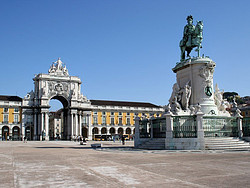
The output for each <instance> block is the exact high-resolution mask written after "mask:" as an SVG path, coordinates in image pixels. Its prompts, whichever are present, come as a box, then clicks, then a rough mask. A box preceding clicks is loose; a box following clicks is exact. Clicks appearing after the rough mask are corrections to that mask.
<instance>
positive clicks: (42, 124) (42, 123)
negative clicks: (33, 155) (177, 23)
mask: <svg viewBox="0 0 250 188" xmlns="http://www.w3.org/2000/svg"><path fill="white" fill-rule="evenodd" d="M40 116H41V117H40V118H41V136H40V140H43V133H44V113H43V112H42V113H41V115H40Z"/></svg>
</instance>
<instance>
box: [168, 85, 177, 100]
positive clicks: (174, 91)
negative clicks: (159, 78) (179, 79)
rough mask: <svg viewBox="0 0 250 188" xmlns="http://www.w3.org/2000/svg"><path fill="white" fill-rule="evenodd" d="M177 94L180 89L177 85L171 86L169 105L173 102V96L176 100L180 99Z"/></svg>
mask: <svg viewBox="0 0 250 188" xmlns="http://www.w3.org/2000/svg"><path fill="white" fill-rule="evenodd" d="M179 92H180V87H179V85H178V83H175V84H174V85H173V88H172V94H171V97H170V99H169V100H168V101H169V103H170V104H171V103H172V102H173V101H174V98H175V96H176V97H177V100H179V98H180V94H179Z"/></svg>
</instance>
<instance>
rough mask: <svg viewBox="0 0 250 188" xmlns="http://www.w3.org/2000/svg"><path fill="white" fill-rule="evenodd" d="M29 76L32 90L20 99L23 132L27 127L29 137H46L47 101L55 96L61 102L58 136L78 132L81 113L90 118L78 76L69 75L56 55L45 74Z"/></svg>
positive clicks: (47, 134) (80, 128) (79, 130)
mask: <svg viewBox="0 0 250 188" xmlns="http://www.w3.org/2000/svg"><path fill="white" fill-rule="evenodd" d="M33 80H34V90H32V91H31V92H29V93H28V94H27V95H26V96H25V97H24V99H23V106H22V109H23V121H22V122H23V126H22V127H23V133H24V132H27V131H29V132H30V138H31V139H33V140H49V108H50V105H49V102H50V100H51V99H57V100H59V101H60V102H61V103H62V105H63V109H62V111H61V121H62V127H61V129H62V135H61V139H65V140H70V139H71V138H72V137H74V136H75V135H81V134H82V128H83V127H82V126H84V124H83V123H82V122H81V121H82V117H88V118H89V119H88V122H91V118H90V117H91V116H90V113H91V111H90V108H91V103H90V101H89V100H88V99H87V98H86V97H85V96H83V94H82V93H81V83H82V82H81V80H80V78H79V77H76V76H70V75H69V73H68V70H67V68H66V65H64V64H63V62H62V61H61V60H60V59H58V60H57V61H56V62H54V63H52V65H51V66H50V68H49V70H48V74H42V73H41V74H38V75H35V77H34V78H33ZM25 129H26V130H25ZM88 132H89V134H91V131H88Z"/></svg>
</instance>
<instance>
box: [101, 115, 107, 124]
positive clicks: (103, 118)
mask: <svg viewBox="0 0 250 188" xmlns="http://www.w3.org/2000/svg"><path fill="white" fill-rule="evenodd" d="M102 124H104V125H106V117H105V116H104V117H102Z"/></svg>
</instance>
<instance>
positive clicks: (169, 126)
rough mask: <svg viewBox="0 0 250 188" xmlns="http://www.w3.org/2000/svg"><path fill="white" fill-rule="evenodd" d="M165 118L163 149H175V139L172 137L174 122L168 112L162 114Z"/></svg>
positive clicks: (170, 113)
mask: <svg viewBox="0 0 250 188" xmlns="http://www.w3.org/2000/svg"><path fill="white" fill-rule="evenodd" d="M164 116H165V118H166V139H165V149H170V150H172V149H176V145H175V138H174V135H173V131H174V120H173V114H172V112H170V110H168V112H167V113H166V114H164Z"/></svg>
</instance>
